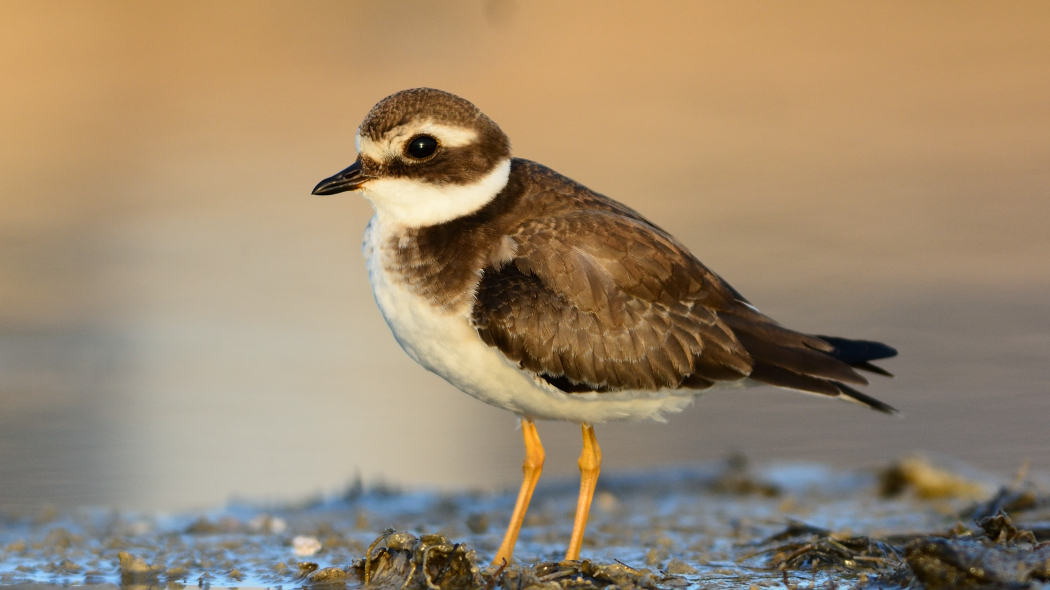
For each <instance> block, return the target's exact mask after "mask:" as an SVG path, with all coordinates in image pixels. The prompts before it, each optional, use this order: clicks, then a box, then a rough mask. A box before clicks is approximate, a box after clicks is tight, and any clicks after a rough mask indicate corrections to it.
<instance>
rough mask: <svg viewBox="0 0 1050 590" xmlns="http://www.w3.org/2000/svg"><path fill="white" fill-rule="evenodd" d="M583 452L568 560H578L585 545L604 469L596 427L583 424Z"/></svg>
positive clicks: (567, 552)
mask: <svg viewBox="0 0 1050 590" xmlns="http://www.w3.org/2000/svg"><path fill="white" fill-rule="evenodd" d="M582 426H583V452H581V453H580V499H579V501H578V502H577V503H576V521H575V522H574V523H573V525H572V539H571V540H570V541H569V550H568V551H566V552H565V559H566V560H573V561H575V560H578V559H579V558H580V547H581V546H582V545H583V529H585V528H587V515H588V514H590V512H591V500H593V499H594V486H595V484H597V483H598V473H599V472H600V471H601V469H602V449H601V447H599V446H598V439H596V438H594V427H593V426H591V425H590V424H583V425H582Z"/></svg>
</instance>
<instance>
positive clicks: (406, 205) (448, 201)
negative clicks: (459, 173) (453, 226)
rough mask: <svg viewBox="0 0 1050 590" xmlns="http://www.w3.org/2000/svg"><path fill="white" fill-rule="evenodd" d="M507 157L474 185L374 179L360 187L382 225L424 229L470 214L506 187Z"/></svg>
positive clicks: (402, 179)
mask: <svg viewBox="0 0 1050 590" xmlns="http://www.w3.org/2000/svg"><path fill="white" fill-rule="evenodd" d="M509 177H510V158H507V159H505V160H503V161H501V162H500V163H499V164H497V165H496V167H495V168H494V169H493V170H492V172H489V173H488V174H487V175H485V176H484V177H483V178H482V179H481V180H479V181H477V182H475V183H474V184H466V185H464V184H448V185H444V186H440V185H436V184H430V183H428V182H423V181H421V180H417V179H412V178H377V179H375V180H369V181H368V182H367V183H365V184H364V186H362V187H361V193H362V194H363V195H364V197H365V198H366V199H368V200H369V201H370V202H371V203H372V207H373V208H374V209H375V211H376V217H378V218H379V220H380V221H381V222H382V223H383V225H386V226H400V227H406V228H414V227H426V226H430V225H437V224H439V223H444V222H446V221H451V220H453V219H456V218H457V217H463V216H464V215H470V214H471V213H474V212H475V211H477V210H478V209H481V208H482V207H484V206H485V205H486V204H488V202H489V201H491V200H492V199H493V198H495V197H496V195H498V194H499V192H500V191H501V190H503V187H505V186H507V179H508V178H509Z"/></svg>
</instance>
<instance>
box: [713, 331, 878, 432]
mask: <svg viewBox="0 0 1050 590" xmlns="http://www.w3.org/2000/svg"><path fill="white" fill-rule="evenodd" d="M720 317H721V319H722V320H723V321H725V322H726V323H727V324H728V325H729V326H730V327H731V328H732V329H733V332H734V334H735V335H736V337H737V339H738V340H739V341H740V343H741V344H742V345H743V346H744V348H745V349H746V350H747V352H748V353H749V354H750V355H751V357H752V359H753V361H754V366H753V368H752V370H751V375H750V378H751V379H752V380H754V381H757V382H759V383H766V384H769V385H775V386H777V387H784V388H787V389H794V390H797V391H801V392H804V393H813V394H818V395H826V396H830V397H838V398H843V399H847V400H849V401H853V402H856V403H859V404H862V405H865V406H867V407H869V408H871V409H873V410H878V411H880V412H885V413H887V414H895V413H897V410H896V409H895V408H894V407H893V406H890V405H889V404H886V403H884V402H881V401H879V400H877V399H875V398H873V397H871V396H870V395H867V394H865V393H862V392H860V391H857V390H856V389H855V388H853V387H852V386H853V385H867V384H868V380H867V379H866V378H865V377H864V376H863V375H861V374H860V373H859V372H858V371H857V369H860V370H862V371H867V372H870V373H876V374H879V375H885V376H891V375H890V373H889V372H888V371H886V370H885V369H883V368H881V367H878V366H876V365H874V364H872V361H876V360H879V359H885V358H890V357H892V356H895V355H896V354H897V351H896V350H894V349H893V348H891V347H889V346H887V345H885V344H882V343H881V342H871V341H867V340H849V339H846V338H838V337H834V336H811V335H809V334H801V333H799V332H795V331H793V330H788V329H787V328H783V327H781V326H780V325H778V324H776V323H773V322H771V321H770V322H769V323H767V322H764V321H758V320H757V318H743V317H740V316H736V315H728V314H727V315H722V316H720Z"/></svg>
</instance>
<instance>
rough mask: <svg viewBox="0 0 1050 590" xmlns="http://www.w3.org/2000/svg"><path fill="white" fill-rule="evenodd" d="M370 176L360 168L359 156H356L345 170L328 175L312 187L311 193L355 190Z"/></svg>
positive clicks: (321, 193)
mask: <svg viewBox="0 0 1050 590" xmlns="http://www.w3.org/2000/svg"><path fill="white" fill-rule="evenodd" d="M372 178H373V177H372V176H368V175H367V174H365V173H364V172H363V171H362V170H361V158H358V159H357V161H356V162H354V163H353V164H351V165H350V167H349V168H347V169H346V170H343V171H342V172H340V173H339V174H336V175H335V176H329V177H328V178H326V179H324V180H322V181H321V182H319V183H317V186H315V187H314V191H313V194H315V195H334V194H336V193H342V192H345V191H355V190H357V189H359V188H361V185H362V184H364V183H366V182H368V181H369V180H372Z"/></svg>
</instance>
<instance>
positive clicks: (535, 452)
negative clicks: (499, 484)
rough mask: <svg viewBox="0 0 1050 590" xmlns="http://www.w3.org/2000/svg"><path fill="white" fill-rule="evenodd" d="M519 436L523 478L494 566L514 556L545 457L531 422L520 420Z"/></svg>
mask: <svg viewBox="0 0 1050 590" xmlns="http://www.w3.org/2000/svg"><path fill="white" fill-rule="evenodd" d="M521 435H522V438H524V439H525V461H524V462H523V463H522V465H521V471H522V472H523V473H524V474H525V477H524V479H523V480H522V482H521V491H519V492H518V502H517V503H516V504H515V505H514V514H513V515H511V517H510V524H509V525H508V526H507V534H506V535H504V536H503V543H502V544H501V545H500V546H499V551H497V552H496V559H494V560H492V563H493V564H495V565H500V564H502V563H503V562H506V563H508V564H509V563H510V558H511V557H512V556H513V555H514V544H515V543H516V542H517V541H518V533H520V532H521V523H522V522H524V521H525V512H526V511H527V510H528V509H529V500H531V499H532V490H534V489H536V482H538V481H539V480H540V474H541V473H543V459H544V457H545V455H544V453H543V445H542V444H540V435H539V433H538V432H536V424H535V423H533V421H532V420H528V419H526V418H522V419H521Z"/></svg>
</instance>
